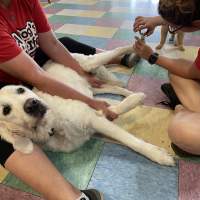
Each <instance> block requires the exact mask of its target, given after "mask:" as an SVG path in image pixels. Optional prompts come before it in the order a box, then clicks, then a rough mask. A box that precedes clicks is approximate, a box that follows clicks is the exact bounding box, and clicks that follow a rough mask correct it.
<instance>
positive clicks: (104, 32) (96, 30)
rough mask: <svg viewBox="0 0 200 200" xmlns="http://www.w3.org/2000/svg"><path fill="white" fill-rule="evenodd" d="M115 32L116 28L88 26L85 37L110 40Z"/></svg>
mask: <svg viewBox="0 0 200 200" xmlns="http://www.w3.org/2000/svg"><path fill="white" fill-rule="evenodd" d="M116 31H117V28H110V27H102V26H90V27H88V29H87V31H86V35H87V36H93V37H103V38H112V37H113V35H114V34H115V32H116Z"/></svg>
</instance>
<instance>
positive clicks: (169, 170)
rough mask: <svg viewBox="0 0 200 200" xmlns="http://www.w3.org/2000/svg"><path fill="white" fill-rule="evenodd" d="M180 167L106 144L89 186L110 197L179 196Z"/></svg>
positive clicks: (153, 199)
mask: <svg viewBox="0 0 200 200" xmlns="http://www.w3.org/2000/svg"><path fill="white" fill-rule="evenodd" d="M177 174H178V169H177V167H165V166H160V165H158V164H156V163H153V162H151V161H150V160H148V159H146V158H144V157H143V156H141V155H138V154H137V153H135V152H133V151H131V150H129V149H127V148H125V147H122V146H120V145H116V144H110V143H107V144H106V145H105V146H104V149H103V152H102V154H101V157H100V160H99V161H98V163H97V166H96V168H95V171H94V174H93V176H92V179H91V181H90V183H89V186H88V187H89V188H91V187H92V188H97V189H98V190H100V191H102V192H103V193H104V195H105V199H106V200H176V199H177V196H178V194H177V184H178V180H177Z"/></svg>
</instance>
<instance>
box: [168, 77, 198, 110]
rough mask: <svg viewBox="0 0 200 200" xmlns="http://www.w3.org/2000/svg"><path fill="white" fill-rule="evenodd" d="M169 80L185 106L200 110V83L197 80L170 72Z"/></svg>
mask: <svg viewBox="0 0 200 200" xmlns="http://www.w3.org/2000/svg"><path fill="white" fill-rule="evenodd" d="M169 78H170V82H171V84H172V86H173V88H174V90H175V92H176V94H177V96H178V98H179V100H180V101H181V103H182V104H183V106H184V107H185V108H187V109H188V110H190V111H194V112H200V84H199V82H197V81H194V80H190V79H184V78H181V77H179V76H176V75H173V74H171V75H170V76H169Z"/></svg>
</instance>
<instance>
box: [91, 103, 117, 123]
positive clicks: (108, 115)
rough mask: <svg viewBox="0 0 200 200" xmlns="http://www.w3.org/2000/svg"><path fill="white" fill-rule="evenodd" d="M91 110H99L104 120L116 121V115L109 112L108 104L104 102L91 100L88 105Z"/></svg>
mask: <svg viewBox="0 0 200 200" xmlns="http://www.w3.org/2000/svg"><path fill="white" fill-rule="evenodd" d="M89 105H90V106H91V107H92V108H94V109H95V110H101V111H103V114H104V115H105V116H106V118H107V119H108V120H110V121H112V120H114V119H116V118H117V117H118V115H117V114H116V113H114V112H112V111H111V110H109V108H108V107H109V106H110V105H109V104H108V103H106V102H105V101H97V100H93V101H92V102H91V103H90V104H89Z"/></svg>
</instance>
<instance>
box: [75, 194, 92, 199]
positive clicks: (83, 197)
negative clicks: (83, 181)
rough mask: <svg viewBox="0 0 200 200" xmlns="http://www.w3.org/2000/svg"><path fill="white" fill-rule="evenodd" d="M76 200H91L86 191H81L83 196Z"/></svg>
mask: <svg viewBox="0 0 200 200" xmlns="http://www.w3.org/2000/svg"><path fill="white" fill-rule="evenodd" d="M76 200H90V199H89V198H88V197H87V196H86V195H85V194H84V193H81V196H80V197H79V198H78V199H76Z"/></svg>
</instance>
